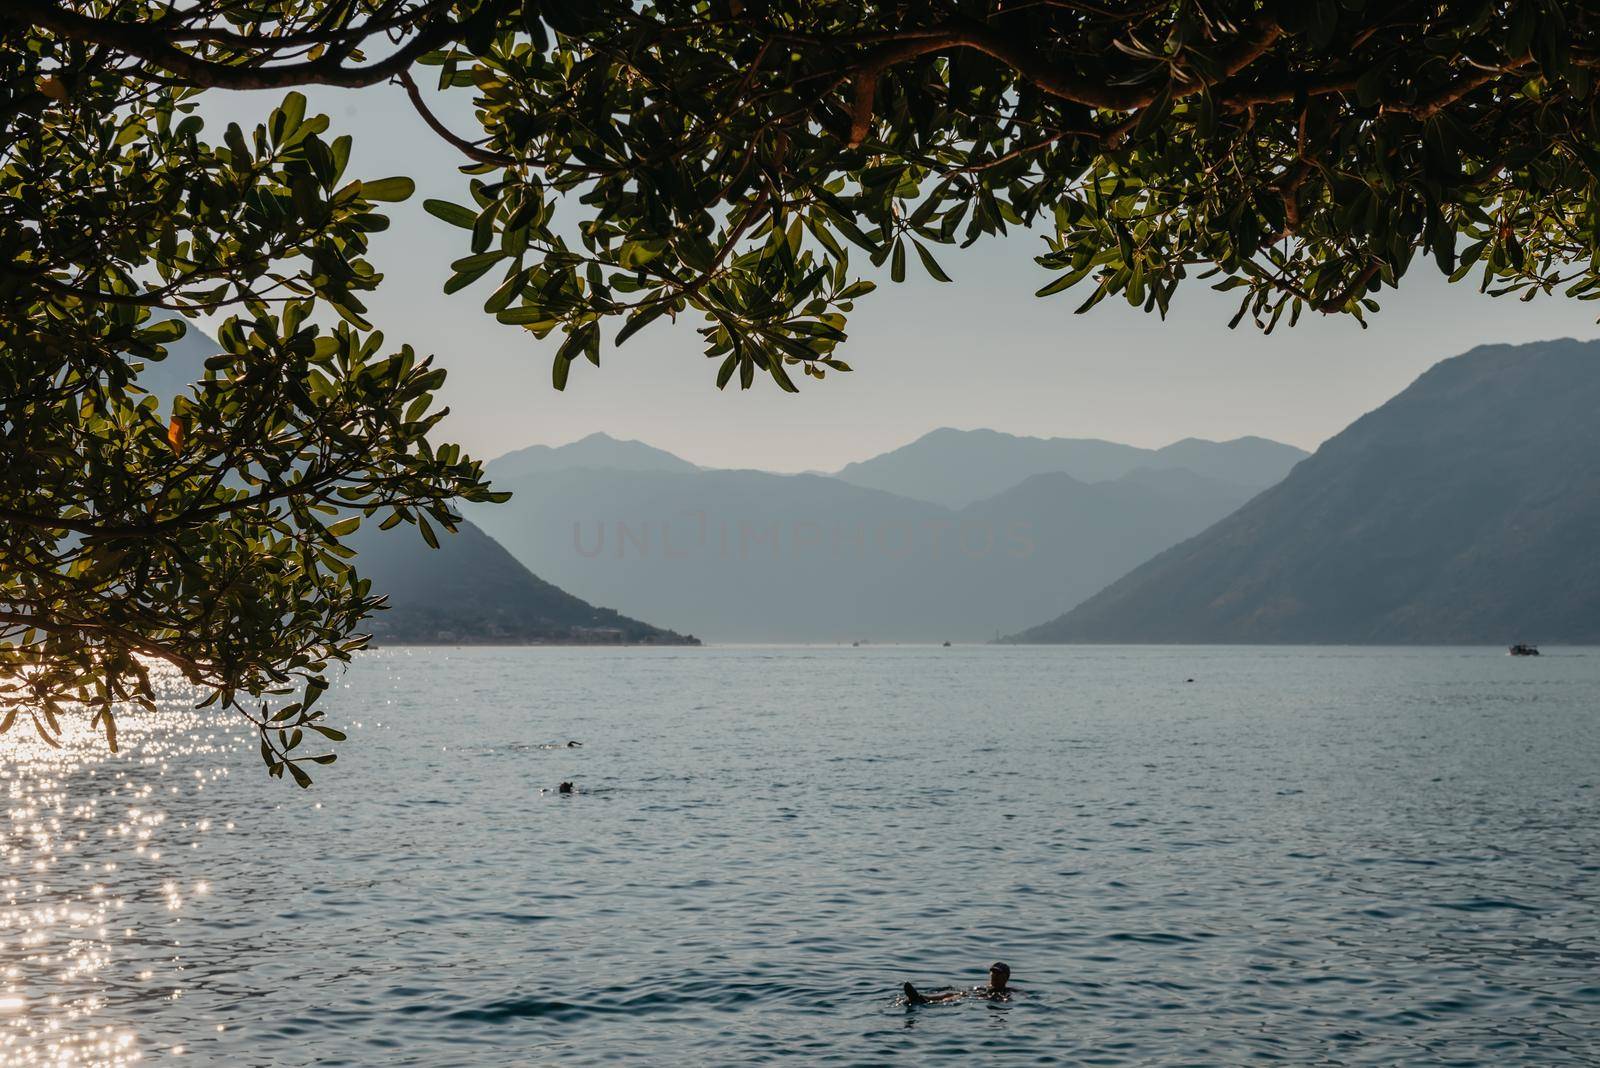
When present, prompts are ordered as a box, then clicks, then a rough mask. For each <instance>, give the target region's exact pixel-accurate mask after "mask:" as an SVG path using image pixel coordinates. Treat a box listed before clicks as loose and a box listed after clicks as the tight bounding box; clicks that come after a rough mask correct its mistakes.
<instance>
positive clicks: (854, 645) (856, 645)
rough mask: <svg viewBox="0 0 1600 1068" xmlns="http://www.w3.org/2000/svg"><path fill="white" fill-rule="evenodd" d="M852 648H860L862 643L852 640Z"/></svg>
mask: <svg viewBox="0 0 1600 1068" xmlns="http://www.w3.org/2000/svg"><path fill="white" fill-rule="evenodd" d="M850 648H852V649H859V648H861V643H860V642H851V643H850Z"/></svg>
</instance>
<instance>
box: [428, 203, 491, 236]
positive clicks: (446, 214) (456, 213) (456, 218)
mask: <svg viewBox="0 0 1600 1068" xmlns="http://www.w3.org/2000/svg"><path fill="white" fill-rule="evenodd" d="M422 210H423V211H426V212H427V213H428V214H429V215H432V216H433V217H434V218H436V219H443V220H444V221H445V222H447V223H449V224H450V225H451V226H459V227H461V228H462V229H463V230H470V229H472V228H473V227H474V226H476V225H477V224H478V213H477V212H475V211H469V210H467V209H466V208H463V207H462V206H461V205H459V204H452V203H450V202H449V201H448V200H424V201H423V202H422Z"/></svg>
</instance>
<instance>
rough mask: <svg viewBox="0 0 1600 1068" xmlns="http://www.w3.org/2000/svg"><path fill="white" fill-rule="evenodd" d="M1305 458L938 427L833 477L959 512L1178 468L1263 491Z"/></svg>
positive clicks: (1263, 443)
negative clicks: (1039, 484) (1065, 483)
mask: <svg viewBox="0 0 1600 1068" xmlns="http://www.w3.org/2000/svg"><path fill="white" fill-rule="evenodd" d="M1305 455H1306V454H1305V452H1304V451H1302V450H1300V449H1297V448H1295V447H1294V446H1292V445H1283V444H1280V443H1279V442H1276V441H1268V440H1267V439H1265V438H1238V439H1236V440H1234V441H1221V442H1219V441H1202V440H1200V439H1199V438H1185V439H1184V440H1182V441H1178V442H1174V443H1173V444H1171V445H1168V446H1166V447H1165V448H1162V449H1141V448H1137V447H1135V446H1133V445H1119V444H1117V443H1116V442H1113V441H1099V440H1096V439H1094V438H1025V437H1017V436H1016V435H1013V434H1002V433H1000V432H999V431H997V430H951V429H949V428H944V429H940V430H935V431H933V432H932V433H930V434H925V435H923V436H922V437H920V438H918V439H917V440H916V441H913V442H912V443H911V444H909V445H906V446H904V447H902V448H899V449H895V450H893V451H891V452H886V453H884V454H882V455H881V456H874V457H873V458H872V459H870V460H862V461H861V462H859V463H853V464H849V465H847V466H845V467H844V468H842V469H841V470H840V471H839V472H838V476H837V477H838V478H840V479H842V480H843V481H845V482H850V483H853V484H855V485H857V486H866V487H868V488H870V489H879V490H884V491H886V492H889V493H895V494H898V495H900V496H902V497H911V498H913V499H915V500H922V501H932V502H934V503H935V504H942V505H945V506H947V507H950V508H962V507H965V506H966V505H969V504H972V503H973V502H974V501H980V500H983V499H984V498H985V497H989V496H992V495H993V494H994V493H996V492H998V491H999V490H1002V489H1005V488H1007V487H1009V486H1014V485H1016V484H1017V483H1018V482H1021V481H1022V480H1024V479H1026V478H1028V477H1029V476H1031V475H1044V474H1057V473H1060V474H1067V475H1071V476H1072V477H1073V478H1076V479H1078V480H1079V481H1082V482H1105V481H1108V480H1110V479H1115V478H1121V477H1122V476H1124V475H1127V474H1129V473H1131V472H1133V471H1137V470H1141V469H1147V470H1168V469H1182V470H1186V471H1190V472H1193V473H1194V474H1197V475H1204V476H1206V477H1207V478H1212V479H1216V480H1218V481H1221V482H1230V483H1234V484H1236V485H1238V486H1240V487H1242V488H1244V489H1247V490H1261V489H1264V488H1266V487H1267V486H1270V485H1272V484H1273V483H1274V482H1277V481H1278V480H1279V479H1281V478H1282V477H1283V476H1284V475H1286V474H1288V473H1289V468H1291V467H1293V466H1294V465H1295V464H1296V463H1298V462H1300V461H1301V460H1303V459H1304V458H1305Z"/></svg>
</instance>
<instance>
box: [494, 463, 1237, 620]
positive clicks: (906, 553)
mask: <svg viewBox="0 0 1600 1068" xmlns="http://www.w3.org/2000/svg"><path fill="white" fill-rule="evenodd" d="M491 471H492V472H493V473H494V475H495V485H496V487H497V488H500V489H509V490H511V491H512V494H513V496H512V499H511V500H510V501H509V502H508V503H506V504H503V505H497V506H493V507H481V506H469V507H468V508H467V514H468V515H469V516H470V517H471V518H472V519H473V521H474V522H477V523H479V524H480V525H482V526H483V527H484V529H485V530H487V531H488V532H489V533H490V534H491V535H493V536H494V537H495V538H496V539H497V540H498V541H499V542H500V543H501V544H503V545H504V546H505V547H506V548H507V549H508V550H510V551H511V552H512V553H513V554H514V555H516V557H517V558H518V559H519V560H521V561H522V562H523V563H524V564H526V565H527V566H529V567H530V568H531V569H533V570H534V571H536V572H537V573H539V574H541V575H544V576H546V577H548V578H549V579H550V580H552V581H554V582H556V583H558V584H560V585H562V586H565V587H568V588H572V589H581V590H584V591H585V592H586V593H587V594H589V595H590V596H592V597H596V598H598V599H600V600H602V601H604V602H605V603H607V604H612V605H616V606H617V607H618V608H619V609H620V610H622V611H625V612H629V613H631V614H634V615H638V616H642V617H644V618H647V619H649V618H671V619H673V620H675V621H678V623H679V625H680V626H683V627H685V628H687V629H689V630H692V631H694V633H696V634H699V635H701V636H703V637H707V638H714V639H716V640H722V641H842V640H854V639H858V638H859V639H869V640H883V641H887V640H898V641H939V640H945V639H954V640H965V641H977V640H985V641H986V640H990V639H992V638H994V637H996V636H997V634H998V633H1004V632H1009V631H1013V630H1016V629H1017V628H1018V627H1021V626H1024V625H1026V623H1027V621H1028V620H1029V619H1037V618H1040V617H1041V616H1043V615H1047V614H1048V613H1050V612H1052V611H1055V610H1057V608H1056V606H1058V605H1060V604H1063V603H1067V604H1070V603H1074V602H1076V601H1077V600H1079V599H1081V598H1082V597H1085V596H1088V595H1089V594H1090V593H1092V592H1094V591H1095V590H1097V589H1099V588H1100V587H1102V586H1103V585H1104V584H1105V583H1106V582H1109V581H1110V580H1111V579H1112V578H1114V577H1116V576H1117V575H1120V574H1122V573H1123V572H1125V571H1126V570H1127V569H1128V568H1130V567H1132V566H1134V565H1135V564H1137V563H1138V562H1140V561H1141V560H1144V559H1147V558H1148V557H1149V556H1150V555H1152V554H1153V553H1156V552H1159V551H1160V550H1161V549H1164V548H1166V547H1167V546H1169V545H1172V544H1174V543H1175V542H1177V541H1179V540H1181V539H1183V538H1186V537H1188V536H1190V535H1192V534H1194V533H1196V532H1198V531H1199V530H1201V529H1203V528H1204V527H1205V526H1207V525H1208V524H1210V523H1211V522H1214V521H1215V520H1217V519H1220V518H1221V517H1222V516H1224V515H1226V514H1227V513H1228V512H1230V511H1232V510H1233V509H1234V508H1236V507H1237V506H1238V505H1240V504H1242V503H1243V502H1244V501H1245V500H1246V499H1247V498H1248V497H1249V496H1250V494H1251V491H1250V490H1249V489H1247V488H1243V487H1241V486H1239V485H1236V484H1234V483H1228V482H1221V481H1219V480H1216V479H1211V478H1207V477H1205V476H1202V475H1198V474H1195V473H1193V472H1190V471H1179V470H1168V471H1146V470H1135V471H1130V472H1128V473H1127V474H1125V475H1124V476H1122V477H1121V478H1118V479H1114V480H1109V481H1105V482H1098V483H1087V482H1084V481H1081V480H1079V479H1076V478H1073V477H1072V476H1070V475H1067V474H1062V473H1060V472H1051V473H1047V474H1040V475H1035V476H1032V477H1028V478H1024V479H1022V480H1021V481H1020V482H1019V484H1017V485H1012V486H1009V487H1007V488H1004V489H1003V490H1001V491H1000V492H998V493H996V494H994V495H993V496H991V497H989V498H987V499H985V500H982V501H977V502H974V503H972V504H969V505H967V506H966V507H964V508H948V507H945V506H942V505H939V504H934V503H930V502H928V501H922V500H914V499H911V498H908V497H902V496H897V495H895V494H891V493H885V492H883V491H880V490H875V489H867V488H864V487H861V486H856V485H852V484H850V483H848V482H844V481H842V480H840V479H838V478H832V477H828V476H821V475H778V474H771V473H768V472H763V471H723V470H698V469H694V470H690V471H662V470H658V471H640V470H625V471H618V470H608V469H599V468H592V467H576V468H572V469H568V470H549V471H544V472H537V473H531V474H525V475H522V476H520V477H511V478H507V477H503V476H502V475H501V474H500V470H499V465H498V463H497V464H496V465H493V466H492V467H491Z"/></svg>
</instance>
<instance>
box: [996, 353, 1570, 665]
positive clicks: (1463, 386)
mask: <svg viewBox="0 0 1600 1068" xmlns="http://www.w3.org/2000/svg"><path fill="white" fill-rule="evenodd" d="M1597 411H1600V342H1578V341H1573V340H1570V339H1564V340H1560V341H1551V342H1542V343H1536V344H1531V345H1520V346H1509V345H1490V346H1484V347H1480V348H1476V349H1473V350H1472V351H1470V352H1468V353H1466V354H1464V355H1461V356H1457V357H1454V358H1452V359H1447V360H1444V361H1442V362H1441V363H1439V364H1437V365H1435V366H1434V367H1433V368H1432V369H1430V370H1429V371H1427V372H1426V373H1424V374H1423V375H1422V376H1421V377H1419V378H1418V379H1417V380H1416V381H1415V382H1414V383H1413V384H1412V385H1411V386H1410V387H1408V388H1407V389H1405V390H1404V391H1403V392H1401V393H1400V394H1399V395H1397V396H1396V397H1395V398H1393V399H1392V400H1390V401H1389V402H1388V403H1386V404H1384V405H1383V406H1382V407H1380V408H1378V409H1377V410H1375V411H1373V412H1370V413H1368V414H1367V415H1365V416H1363V417H1362V418H1360V419H1358V420H1356V422H1354V423H1352V424H1351V425H1350V426H1349V427H1348V428H1346V429H1345V430H1344V431H1343V432H1342V433H1340V434H1339V435H1337V436H1336V437H1334V438H1332V439H1330V440H1329V441H1328V442H1327V443H1326V444H1324V445H1323V446H1322V447H1321V448H1320V449H1319V450H1317V452H1316V454H1315V455H1313V456H1312V457H1311V458H1310V459H1308V460H1306V461H1305V462H1303V463H1301V464H1300V465H1299V466H1297V467H1296V468H1295V469H1294V470H1293V472H1291V473H1290V475H1289V476H1288V477H1287V478H1286V479H1284V481H1283V482H1281V483H1280V484H1278V485H1277V486H1274V487H1273V488H1271V489H1269V490H1267V491H1266V492H1264V493H1262V494H1261V495H1260V496H1258V497H1256V498H1255V499H1254V500H1252V501H1251V502H1250V503H1249V504H1247V505H1245V506H1244V507H1243V508H1241V509H1240V510H1239V511H1238V512H1236V513H1234V514H1233V515H1231V516H1228V517H1227V518H1226V519H1224V520H1222V521H1221V522H1219V523H1217V524H1216V525H1214V526H1212V527H1210V528H1209V529H1207V530H1205V531H1204V532H1203V533H1201V534H1199V535H1198V536H1196V537H1194V538H1191V539H1189V540H1188V541H1185V542H1183V543H1181V544H1179V545H1177V546H1174V547H1173V548H1171V549H1168V550H1167V551H1166V552H1164V553H1161V554H1160V555H1158V556H1156V557H1155V558H1154V559H1152V560H1150V561H1149V562H1147V563H1145V564H1143V565H1142V566H1140V567H1138V568H1135V569H1134V570H1133V571H1131V572H1130V573H1129V574H1128V575H1126V576H1124V577H1123V578H1121V579H1119V580H1118V581H1116V582H1114V583H1112V584H1111V585H1110V586H1108V587H1107V588H1106V589H1105V590H1103V591H1101V592H1099V593H1097V594H1096V595H1095V596H1093V597H1091V598H1089V599H1088V600H1087V601H1085V602H1083V603H1082V604H1080V605H1078V606H1077V607H1075V608H1073V609H1071V610H1070V611H1068V612H1066V614H1065V615H1062V616H1060V617H1059V618H1057V619H1054V620H1052V621H1051V622H1049V623H1045V624H1042V625H1040V626H1036V627H1033V628H1032V629H1030V630H1026V631H1023V632H1022V633H1020V634H1018V635H1016V636H1015V638H1014V640H1017V641H1027V642H1095V641H1108V642H1306V643H1327V642H1334V643H1408V642H1412V643H1414V642H1425V643H1438V644H1449V643H1474V644H1475V643H1487V644H1496V645H1500V644H1508V643H1510V642H1513V641H1524V640H1526V641H1543V642H1552V643H1555V642H1565V643H1579V644H1588V643H1594V642H1600V556H1597V554H1596V553H1595V551H1594V537H1595V533H1596V531H1600V463H1597V462H1596V459H1597V457H1600V421H1597V420H1596V418H1595V413H1596V412H1597Z"/></svg>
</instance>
